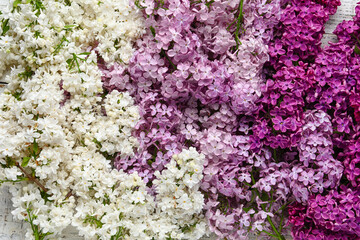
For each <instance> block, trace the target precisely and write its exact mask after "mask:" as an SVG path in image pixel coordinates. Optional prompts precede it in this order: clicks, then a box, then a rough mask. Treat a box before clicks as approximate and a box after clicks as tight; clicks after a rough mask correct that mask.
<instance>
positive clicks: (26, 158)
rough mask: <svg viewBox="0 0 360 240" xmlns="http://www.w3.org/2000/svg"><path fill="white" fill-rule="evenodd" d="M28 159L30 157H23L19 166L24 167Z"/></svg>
mask: <svg viewBox="0 0 360 240" xmlns="http://www.w3.org/2000/svg"><path fill="white" fill-rule="evenodd" d="M30 159H31V157H23V160H22V163H21V166H22V167H26V166H27V165H28V164H29V161H30Z"/></svg>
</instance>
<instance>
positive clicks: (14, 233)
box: [0, 0, 359, 240]
mask: <svg viewBox="0 0 360 240" xmlns="http://www.w3.org/2000/svg"><path fill="white" fill-rule="evenodd" d="M6 1H8V0H0V10H1V8H2V7H3V6H4V4H5V3H6ZM357 1H359V0H341V3H342V5H341V6H340V7H339V8H338V11H337V13H336V14H335V15H334V16H332V17H331V18H330V20H329V22H328V23H327V25H326V27H325V32H326V34H325V35H324V38H323V44H326V43H327V42H328V41H329V40H332V41H336V38H334V35H333V34H332V32H333V31H334V29H335V27H336V25H337V24H338V23H339V22H342V21H343V20H350V19H351V18H352V16H353V15H354V14H355V6H356V3H357ZM0 81H1V79H0ZM4 86H5V85H2V84H0V92H1V91H2V89H3V88H4ZM10 197H11V196H10V193H9V192H8V189H7V188H6V187H3V188H0V240H24V239H25V228H26V224H27V223H24V222H21V221H16V220H15V219H13V217H12V215H11V211H12V210H13V207H12V203H11V199H10ZM59 239H66V240H68V239H69V240H80V239H82V238H80V237H78V236H77V234H76V230H74V229H73V228H70V227H69V228H68V229H66V231H65V232H64V234H63V235H62V236H61V237H59ZM209 239H215V238H209ZM289 239H290V238H289Z"/></svg>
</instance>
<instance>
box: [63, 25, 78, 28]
mask: <svg viewBox="0 0 360 240" xmlns="http://www.w3.org/2000/svg"><path fill="white" fill-rule="evenodd" d="M73 27H76V25H66V26H64V29H69V28H73Z"/></svg>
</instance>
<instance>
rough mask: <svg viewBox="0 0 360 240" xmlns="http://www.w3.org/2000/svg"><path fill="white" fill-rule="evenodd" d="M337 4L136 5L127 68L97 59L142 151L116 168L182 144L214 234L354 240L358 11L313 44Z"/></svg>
mask: <svg viewBox="0 0 360 240" xmlns="http://www.w3.org/2000/svg"><path fill="white" fill-rule="evenodd" d="M339 5H340V1H339V0H211V1H203V0H200V1H195V0H193V1H189V0H181V1H180V0H168V1H154V0H144V1H134V6H136V7H139V8H140V9H142V11H143V14H144V18H145V26H146V29H147V31H146V34H145V35H144V36H143V37H142V38H141V39H139V40H138V41H137V43H136V49H137V51H136V52H135V54H134V56H133V57H132V59H131V60H130V63H129V64H128V65H127V66H124V65H114V66H110V67H109V66H103V65H101V64H100V63H99V64H100V65H101V67H102V70H103V83H104V88H105V89H106V90H107V91H112V90H114V89H116V90H119V91H128V92H130V94H131V95H132V96H133V97H134V99H135V100H136V103H137V105H138V106H139V108H140V112H141V117H142V118H141V121H140V122H139V123H138V124H137V126H136V129H135V131H134V133H133V134H134V135H135V136H136V137H137V139H138V141H139V143H140V146H139V148H138V150H137V152H136V154H135V156H133V157H131V158H121V157H120V155H118V156H116V157H115V166H116V167H117V168H118V169H122V170H124V171H126V172H129V173H132V172H135V171H136V172H138V173H139V175H140V176H141V177H142V178H143V179H144V180H145V181H146V183H147V185H148V187H149V191H150V192H152V193H153V194H156V193H155V192H154V191H153V189H152V181H153V180H154V178H155V176H154V172H155V171H161V170H162V169H163V168H164V165H165V164H167V163H168V162H169V161H170V159H171V157H172V155H173V154H176V153H179V152H180V151H181V150H182V149H184V148H188V147H190V146H192V147H196V148H197V150H198V151H199V152H201V153H203V154H204V155H205V157H206V161H205V165H204V172H203V174H204V178H203V180H202V185H201V190H202V193H203V194H204V196H205V199H206V200H205V206H204V213H205V215H206V218H207V220H208V224H209V228H210V230H211V231H212V232H213V233H215V234H216V235H217V236H218V237H219V238H226V239H242V238H246V237H247V236H248V234H249V233H250V232H252V233H256V234H258V235H260V236H262V237H269V238H270V237H273V238H277V239H284V235H283V231H284V230H283V228H284V227H285V225H290V226H291V227H292V235H293V237H294V239H359V238H360V234H359V232H360V220H359V219H360V209H359V206H360V205H359V204H360V197H359V187H358V186H359V185H360V131H359V130H360V125H359V123H360V40H359V39H360V6H358V7H357V8H356V16H355V17H354V20H353V21H344V22H343V23H341V24H340V25H339V26H338V27H337V29H336V30H335V34H336V35H337V36H338V39H339V42H337V43H329V46H327V47H322V46H321V39H322V36H323V34H324V25H325V23H326V22H327V21H328V20H329V16H330V15H332V14H334V13H335V12H336V8H337V7H338V6H339Z"/></svg>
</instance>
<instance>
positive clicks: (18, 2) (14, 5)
mask: <svg viewBox="0 0 360 240" xmlns="http://www.w3.org/2000/svg"><path fill="white" fill-rule="evenodd" d="M21 2H22V1H21V0H15V1H14V3H13V8H16V7H17V6H18V5H19V4H20V3H21Z"/></svg>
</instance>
